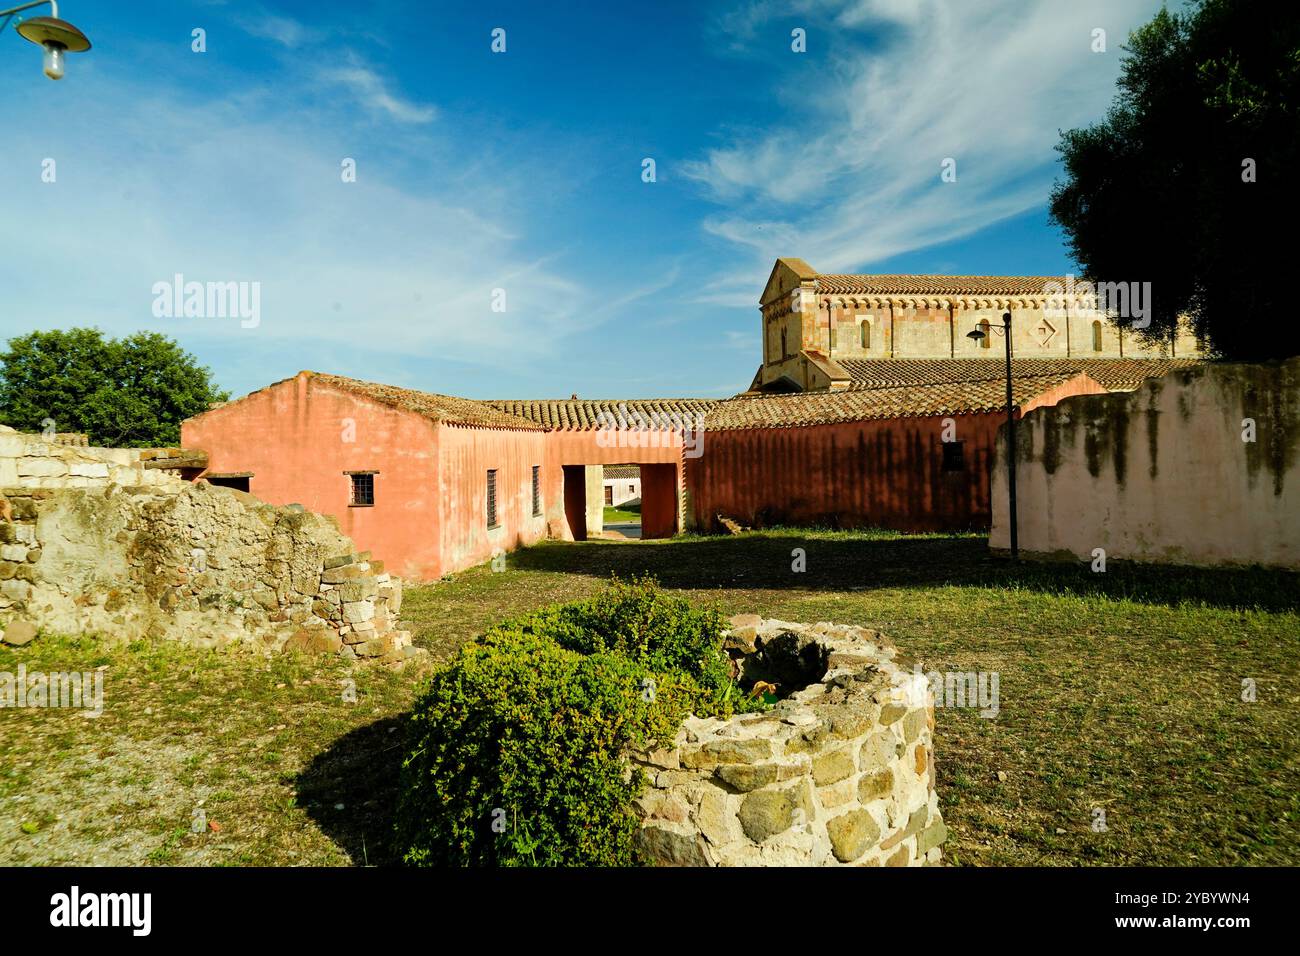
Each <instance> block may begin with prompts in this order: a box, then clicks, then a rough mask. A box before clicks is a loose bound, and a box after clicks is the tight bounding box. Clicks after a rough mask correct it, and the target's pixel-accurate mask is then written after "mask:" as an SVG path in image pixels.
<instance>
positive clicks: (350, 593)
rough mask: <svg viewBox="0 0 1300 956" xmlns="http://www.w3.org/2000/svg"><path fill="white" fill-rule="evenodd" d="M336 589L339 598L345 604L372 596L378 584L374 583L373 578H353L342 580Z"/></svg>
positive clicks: (377, 588)
mask: <svg viewBox="0 0 1300 956" xmlns="http://www.w3.org/2000/svg"><path fill="white" fill-rule="evenodd" d="M337 590H338V592H339V600H340V601H343V602H344V603H345V604H350V603H353V602H356V601H364V600H365V599H366V598H371V597H374V596H375V595H376V594H377V593H378V592H379V586H378V585H377V584H376V583H375V579H374V578H355V579H353V580H351V581H344V582H343V583H342V584H340V585H339V586H338V589H337Z"/></svg>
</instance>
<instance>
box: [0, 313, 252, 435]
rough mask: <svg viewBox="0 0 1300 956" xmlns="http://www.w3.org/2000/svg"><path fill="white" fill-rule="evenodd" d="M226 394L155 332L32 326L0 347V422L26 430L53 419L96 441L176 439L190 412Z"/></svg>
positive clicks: (191, 359)
mask: <svg viewBox="0 0 1300 956" xmlns="http://www.w3.org/2000/svg"><path fill="white" fill-rule="evenodd" d="M227 398H229V395H228V393H226V392H222V391H220V390H218V389H217V388H216V387H215V386H214V385H213V383H212V380H211V373H210V372H209V371H208V369H206V368H204V367H203V366H201V365H199V364H198V362H197V360H196V359H195V358H194V356H192V355H190V354H189V353H187V352H185V351H184V350H183V349H181V347H180V346H179V345H177V344H176V342H174V341H172V340H171V339H169V338H167V337H166V336H164V335H160V334H158V333H156V332H139V333H137V334H135V335H131V336H128V337H127V338H124V339H106V338H104V335H103V333H102V332H100V331H99V330H98V329H68V330H66V331H62V330H56V331H50V332H29V333H28V334H27V335H19V336H15V337H14V338H12V339H10V340H9V346H8V349H7V351H5V352H3V353H0V422H3V423H4V424H6V425H9V426H11V427H13V428H17V429H19V430H20V431H29V432H39V431H42V430H44V423H45V421H46V420H47V419H48V420H52V421H53V422H54V430H56V431H60V432H86V433H87V434H89V435H90V440H91V443H92V444H96V445H106V446H136V447H150V446H165V445H175V444H177V443H178V442H179V441H180V423H181V422H182V421H183V420H184V419H186V418H189V417H190V416H191V415H197V414H199V413H200V412H204V411H206V410H207V409H208V406H209V405H210V404H211V403H212V402H219V401H225V400H226V399H227Z"/></svg>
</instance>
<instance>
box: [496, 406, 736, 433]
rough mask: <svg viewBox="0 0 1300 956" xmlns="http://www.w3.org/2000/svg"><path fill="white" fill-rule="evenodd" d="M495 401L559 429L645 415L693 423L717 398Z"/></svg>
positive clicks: (648, 419)
mask: <svg viewBox="0 0 1300 956" xmlns="http://www.w3.org/2000/svg"><path fill="white" fill-rule="evenodd" d="M484 404H487V405H491V406H492V407H493V408H495V409H498V410H500V411H501V412H504V413H506V414H509V415H514V416H518V417H520V418H523V419H526V420H527V421H530V422H534V423H536V424H538V425H541V426H542V427H544V428H550V429H556V430H559V431H590V430H592V429H595V428H599V427H600V426H601V424H602V415H604V416H606V417H605V419H604V420H605V421H608V420H611V419H614V420H617V419H618V418H619V417H620V415H621V416H622V417H623V418H624V419H632V420H633V421H635V416H636V415H640V416H642V417H643V418H644V419H645V420H646V422H647V424H650V425H653V422H655V421H665V420H666V421H668V422H671V423H681V424H683V425H686V426H687V427H690V426H691V425H692V424H693V423H694V422H695V421H696V420H697V416H702V415H704V413H705V412H707V411H708V410H709V408H711V407H712V406H713V405H715V404H717V403H716V402H714V401H712V400H710V399H703V398H648V399H617V398H611V399H585V398H555V399H537V400H532V399H495V400H492V401H489V402H485V403H484Z"/></svg>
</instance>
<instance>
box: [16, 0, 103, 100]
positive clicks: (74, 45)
mask: <svg viewBox="0 0 1300 956" xmlns="http://www.w3.org/2000/svg"><path fill="white" fill-rule="evenodd" d="M47 3H48V4H49V5H50V11H51V12H52V13H53V14H54V16H52V17H32V18H31V19H29V20H20V21H19V23H18V26H16V27H14V29H15V30H17V31H18V35H19V36H21V37H22V38H23V39H25V40H31V41H32V42H33V43H37V44H39V45H40V46H41V47H42V48H43V49H44V50H45V57H44V60H45V63H44V66H45V75H46V76H48V77H49V78H50V79H51V80H61V79H63V54H64V53H83V52H85V51H86V50H89V49H90V41H89V40H87V39H86V35H85V34H84V33H82V32H81V31H80V30H78V29H77V28H76V27H74V26H73V25H72V24H71V23H69V22H68V21H67V20H60V19H59V5H58V3H57V2H56V0H35V2H33V3H24V4H21V5H19V6H16V7H10V8H9V9H8V10H0V17H4V18H5V19H4V22H3V23H0V32H3V31H4V28H5V27H7V26H8V25H9V21H10V20H12V19H13V16H14V14H15V13H20V12H21V11H23V10H30V9H32V7H40V6H44V5H45V4H47Z"/></svg>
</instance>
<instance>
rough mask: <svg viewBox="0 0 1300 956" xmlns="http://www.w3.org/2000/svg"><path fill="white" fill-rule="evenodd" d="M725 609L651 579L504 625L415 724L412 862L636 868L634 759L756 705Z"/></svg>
mask: <svg viewBox="0 0 1300 956" xmlns="http://www.w3.org/2000/svg"><path fill="white" fill-rule="evenodd" d="M723 626H724V625H723V622H722V619H721V617H720V616H719V615H718V614H717V613H716V612H711V611H701V610H697V609H694V608H692V607H691V606H690V605H689V604H688V603H687V602H685V601H683V600H680V599H677V598H670V597H668V596H666V595H665V594H663V592H661V591H659V590H658V588H657V587H655V586H654V584H653V583H652V582H648V581H640V582H633V583H632V584H621V583H619V582H617V581H616V582H614V583H613V584H612V585H611V586H610V587H609V588H608V589H607V590H605V591H604V592H602V593H601V594H599V595H597V596H596V597H595V598H592V599H591V600H589V601H583V602H579V603H576V604H567V605H561V606H558V607H552V608H547V609H545V610H542V611H538V612H536V613H533V614H529V615H527V616H525V617H521V618H517V619H515V620H512V621H508V622H505V623H503V624H499V625H497V626H496V627H494V628H492V629H491V630H490V631H488V633H486V634H485V635H483V636H482V637H481V638H479V639H478V640H477V641H475V642H473V643H471V644H469V645H467V646H466V647H464V648H463V649H462V651H461V653H460V655H459V657H458V658H457V659H456V660H455V661H454V662H453V663H452V664H450V665H449V666H448V667H446V668H444V669H442V670H440V671H438V672H437V673H436V674H435V675H434V676H433V677H432V678H431V679H430V680H429V683H428V685H427V686H426V687H425V689H424V690H423V692H422V694H421V696H420V698H419V699H418V700H417V702H416V705H415V707H414V710H413V713H412V724H413V731H414V746H413V749H412V751H411V753H410V755H409V756H408V757H407V759H406V761H405V762H404V763H403V766H402V781H401V790H400V796H399V799H398V810H397V835H398V840H399V845H400V846H401V847H402V848H403V850H404V858H405V860H406V861H407V862H408V863H415V864H423V865H443V866H446V865H453V866H482V865H502V866H565V865H575V866H625V865H633V864H635V863H637V862H638V860H637V857H636V851H635V844H634V838H635V836H636V832H637V827H638V822H637V817H636V814H635V812H634V811H633V808H632V802H633V801H634V800H635V799H636V797H637V795H638V794H640V792H641V790H642V789H643V787H644V786H645V780H644V777H643V775H642V774H641V773H640V771H639V770H633V769H631V768H630V767H629V766H628V764H627V762H626V760H625V759H624V758H623V754H624V752H625V751H626V750H627V749H628V748H631V747H648V746H652V745H655V744H657V743H663V742H666V741H668V740H669V739H671V738H672V736H673V735H674V734H675V733H676V732H677V728H678V727H679V726H680V725H681V721H682V720H683V719H684V718H685V716H686V715H687V714H688V713H691V712H694V713H697V714H700V715H718V716H729V715H730V714H731V713H733V712H734V711H736V710H742V709H753V708H755V707H757V706H759V705H756V704H754V703H753V702H752V701H749V700H747V699H746V698H745V697H744V696H743V695H742V694H741V693H740V691H739V689H738V688H737V687H736V686H735V684H734V683H733V682H732V681H731V680H730V678H729V677H728V670H727V659H726V655H725V654H724V652H723V650H722V630H723Z"/></svg>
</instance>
